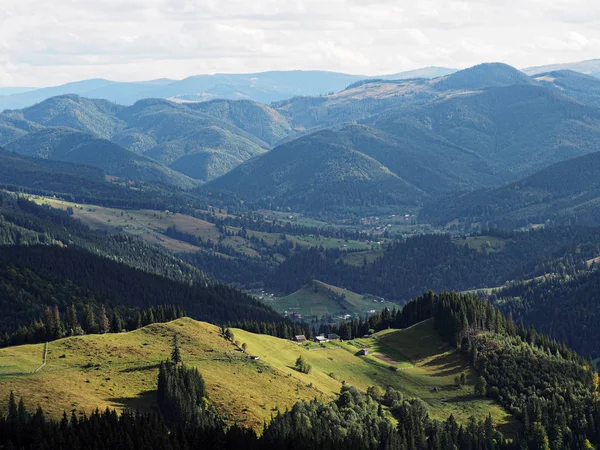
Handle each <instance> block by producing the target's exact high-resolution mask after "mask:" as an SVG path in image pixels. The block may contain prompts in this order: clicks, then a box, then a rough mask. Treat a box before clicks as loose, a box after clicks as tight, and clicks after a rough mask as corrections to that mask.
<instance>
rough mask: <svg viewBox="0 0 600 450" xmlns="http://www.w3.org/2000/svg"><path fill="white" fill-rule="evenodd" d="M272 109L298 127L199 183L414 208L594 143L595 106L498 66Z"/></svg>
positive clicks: (335, 204) (598, 123) (332, 202)
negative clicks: (294, 132) (289, 137)
mask: <svg viewBox="0 0 600 450" xmlns="http://www.w3.org/2000/svg"><path fill="white" fill-rule="evenodd" d="M273 106H274V107H275V109H276V110H278V111H279V112H281V114H282V115H284V116H285V117H287V118H288V120H289V121H290V122H291V123H292V125H293V126H294V127H297V128H298V129H302V128H306V129H308V130H309V131H308V132H307V134H305V135H302V134H301V133H300V136H299V137H298V135H296V138H295V139H294V140H292V141H289V142H285V143H283V144H281V145H279V146H277V147H276V148H275V149H273V150H271V151H270V152H269V153H266V154H264V155H261V156H258V157H256V158H253V159H251V160H250V161H248V162H246V163H244V164H242V165H240V166H239V167H237V168H236V169H234V170H233V171H231V172H230V173H228V174H226V175H224V176H223V177H221V178H219V179H216V180H214V181H213V182H211V183H209V184H208V185H207V186H205V187H204V189H206V190H209V191H212V190H217V191H226V192H230V193H233V194H235V195H237V196H239V197H241V198H243V199H247V200H251V201H258V202H262V203H269V204H272V205H273V206H281V207H290V208H293V209H294V208H299V209H304V210H307V211H308V210H312V211H314V210H315V209H320V210H321V211H327V210H330V211H332V210H334V209H336V208H337V209H340V208H342V209H343V208H352V207H353V206H354V207H365V208H366V207H372V206H381V205H392V204H395V205H402V206H404V207H408V208H412V207H416V206H420V205H422V204H424V203H428V202H430V201H431V200H433V199H436V198H439V197H440V196H443V195H446V194H448V193H450V192H461V191H471V190H474V189H481V188H489V187H493V186H499V185H501V184H503V183H505V182H509V181H512V180H515V179H517V178H519V177H522V176H525V175H528V174H531V173H533V172H536V171H538V170H540V169H543V168H545V167H548V166H550V165H552V164H554V163H557V162H560V161H565V160H569V159H571V158H574V157H578V156H581V155H584V154H588V153H592V152H596V151H600V144H599V142H600V110H599V109H596V108H594V107H592V106H588V105H585V104H582V103H580V102H578V101H576V100H575V99H574V98H573V97H570V96H568V95H565V94H564V93H563V92H562V91H560V90H559V89H555V88H554V87H546V86H544V85H543V83H541V82H540V81H538V80H534V79H531V78H530V77H527V76H526V75H524V74H523V73H521V72H519V71H518V70H516V69H514V68H512V67H510V66H506V65H503V64H483V65H479V66H476V67H473V68H471V69H466V70H464V71H460V72H456V73H454V74H451V75H449V76H446V77H442V78H437V79H434V80H407V81H398V82H391V81H387V80H383V81H382V80H379V81H377V80H374V81H368V82H364V83H357V84H356V85H355V86H354V87H350V88H348V89H347V90H345V91H342V92H340V93H337V94H333V95H328V96H324V97H319V98H306V99H304V98H300V99H292V100H290V101H285V102H281V103H278V104H275V105H273ZM319 124H325V126H324V127H325V128H326V130H321V129H320V128H319V127H320V125H319ZM348 124H351V125H348ZM327 128H328V129H327ZM310 131H313V133H312V134H311V133H310ZM350 155H352V157H351V156H350ZM349 161H350V162H351V164H347V162H349ZM367 161H369V162H368V163H367ZM374 163H376V164H374ZM390 175H392V176H391V177H390ZM342 180H343V181H342ZM383 189H388V192H383Z"/></svg>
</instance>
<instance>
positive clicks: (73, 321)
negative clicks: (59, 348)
mask: <svg viewBox="0 0 600 450" xmlns="http://www.w3.org/2000/svg"><path fill="white" fill-rule="evenodd" d="M65 328H66V331H67V333H68V334H69V335H70V336H73V335H76V334H77V330H78V329H79V321H78V320H77V310H76V309H75V305H74V304H73V303H71V306H69V307H68V308H67V311H66V312H65Z"/></svg>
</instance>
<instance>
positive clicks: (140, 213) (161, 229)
mask: <svg viewBox="0 0 600 450" xmlns="http://www.w3.org/2000/svg"><path fill="white" fill-rule="evenodd" d="M29 199H30V200H32V201H34V202H36V203H38V204H45V205H49V206H51V207H52V208H56V209H62V210H67V209H68V208H71V209H72V211H73V217H75V218H77V219H79V220H81V221H82V222H84V223H85V224H87V225H88V226H89V227H91V228H93V229H101V230H106V231H109V232H124V233H127V234H132V235H135V236H139V237H141V238H143V239H145V240H147V241H148V242H151V243H153V244H157V245H160V246H162V247H164V248H166V249H167V250H169V251H172V252H174V253H183V252H198V251H201V248H200V247H197V246H195V245H192V244H189V243H187V242H184V241H181V240H177V239H173V238H171V237H168V236H166V235H165V234H164V233H165V231H166V230H167V228H169V227H171V226H174V227H176V228H177V230H178V231H181V232H184V233H187V234H192V235H194V236H200V237H201V238H202V239H203V240H204V241H208V240H211V241H213V242H217V241H219V239H222V243H223V244H224V245H230V246H231V247H233V248H234V250H235V251H237V252H238V253H241V254H243V255H247V256H251V257H258V256H259V253H258V252H257V251H256V249H255V244H253V243H252V242H251V241H250V240H248V239H245V238H242V237H239V236H227V235H225V234H222V233H221V232H220V231H219V230H218V228H217V226H216V225H215V224H213V223H210V222H207V221H205V220H201V219H197V218H195V217H191V216H187V215H184V214H178V213H177V214H176V213H172V212H168V211H154V210H144V209H141V210H134V209H127V210H124V209H119V208H105V207H102V206H95V205H83V204H82V205H79V204H76V203H71V202H67V201H64V200H60V199H55V198H50V197H43V196H36V195H30V196H29ZM319 225H320V226H325V225H326V224H324V223H319ZM228 229H229V231H231V232H233V233H237V232H239V231H240V228H236V227H228ZM248 234H249V235H251V236H255V237H259V238H261V239H264V240H265V242H266V243H267V244H268V245H274V244H275V242H277V241H281V235H280V234H276V233H263V232H258V231H248ZM286 238H287V239H289V240H290V241H291V242H292V243H294V244H299V245H304V246H316V247H324V248H340V249H344V250H366V249H370V248H371V246H372V245H373V244H371V243H368V242H364V241H354V240H344V239H336V238H327V237H320V236H312V235H306V236H304V235H288V236H286Z"/></svg>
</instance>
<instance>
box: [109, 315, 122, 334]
mask: <svg viewBox="0 0 600 450" xmlns="http://www.w3.org/2000/svg"><path fill="white" fill-rule="evenodd" d="M110 331H111V332H112V333H120V332H121V331H123V319H121V316H120V315H119V313H118V312H117V311H115V312H113V316H112V320H111V322H110Z"/></svg>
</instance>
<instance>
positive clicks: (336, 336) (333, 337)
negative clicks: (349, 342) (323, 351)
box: [327, 333, 341, 341]
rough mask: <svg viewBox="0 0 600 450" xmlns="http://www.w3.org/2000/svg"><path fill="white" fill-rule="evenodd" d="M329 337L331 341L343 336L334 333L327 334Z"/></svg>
mask: <svg viewBox="0 0 600 450" xmlns="http://www.w3.org/2000/svg"><path fill="white" fill-rule="evenodd" d="M327 339H329V340H330V341H339V340H340V339H341V338H340V336H339V335H338V334H335V333H332V334H328V335H327Z"/></svg>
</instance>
